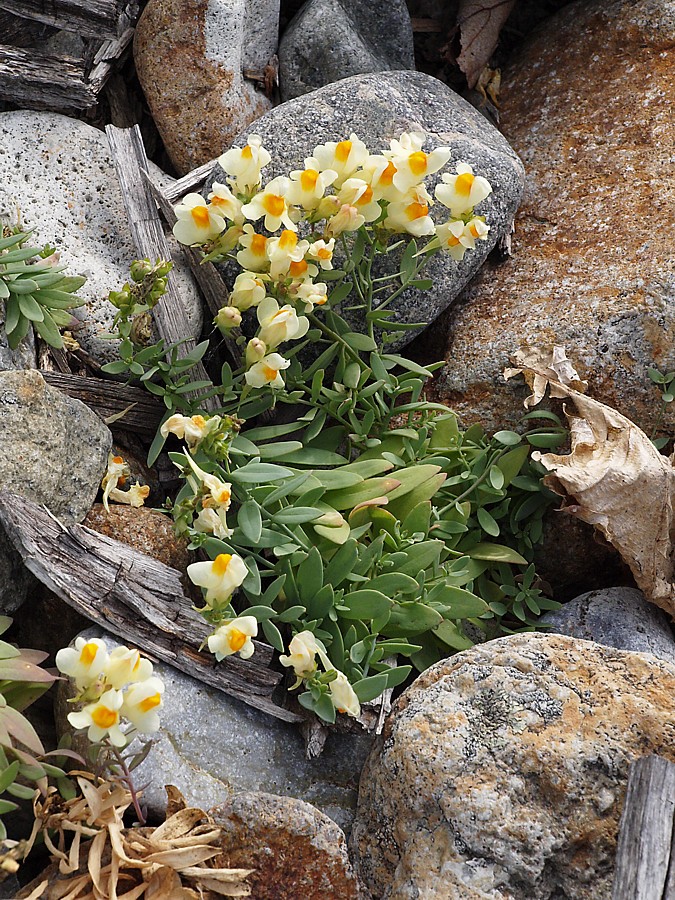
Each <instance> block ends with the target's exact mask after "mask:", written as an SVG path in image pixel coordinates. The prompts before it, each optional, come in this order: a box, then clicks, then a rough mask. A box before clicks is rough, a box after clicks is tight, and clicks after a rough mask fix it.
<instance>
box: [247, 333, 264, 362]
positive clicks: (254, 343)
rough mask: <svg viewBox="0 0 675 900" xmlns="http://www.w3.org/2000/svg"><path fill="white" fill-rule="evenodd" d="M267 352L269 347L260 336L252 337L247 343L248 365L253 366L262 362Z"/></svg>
mask: <svg viewBox="0 0 675 900" xmlns="http://www.w3.org/2000/svg"><path fill="white" fill-rule="evenodd" d="M266 353H267V347H266V346H265V344H264V343H263V342H262V341H261V340H260V338H251V340H250V341H249V342H248V344H247V345H246V365H247V366H252V365H254V364H255V363H257V362H260V360H261V359H263V358H264V356H265V354H266Z"/></svg>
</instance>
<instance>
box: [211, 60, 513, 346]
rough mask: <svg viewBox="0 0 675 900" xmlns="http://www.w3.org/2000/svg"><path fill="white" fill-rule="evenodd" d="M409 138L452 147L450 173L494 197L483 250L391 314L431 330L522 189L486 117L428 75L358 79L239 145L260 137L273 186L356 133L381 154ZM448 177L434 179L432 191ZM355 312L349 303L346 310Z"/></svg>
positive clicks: (401, 300) (408, 294) (285, 106)
mask: <svg viewBox="0 0 675 900" xmlns="http://www.w3.org/2000/svg"><path fill="white" fill-rule="evenodd" d="M404 131H418V132H419V131H422V132H425V133H426V135H427V140H426V142H425V145H424V149H425V150H427V151H429V150H432V149H434V148H435V147H442V146H448V147H450V148H451V149H452V156H451V158H450V162H449V163H448V166H447V167H446V169H447V171H453V170H454V165H455V164H456V163H457V162H460V161H461V162H467V163H469V164H471V165H472V166H473V167H474V172H475V173H476V174H480V175H483V176H485V177H486V178H487V179H488V180H489V181H490V183H491V185H492V187H493V193H492V194H491V195H490V196H489V197H488V198H487V199H486V200H484V201H483V202H482V203H481V204H480V207H479V211H480V213H481V215H484V216H485V217H486V219H487V222H488V224H489V226H490V233H489V235H488V239H487V240H486V241H479V242H478V243H477V245H476V249H475V250H473V251H471V252H468V253H467V254H466V255H465V257H464V259H463V260H462V261H461V262H458V263H456V262H455V261H454V260H452V259H450V257H449V256H448V255H447V254H441V253H439V254H437V255H436V256H435V257H433V259H432V260H431V262H430V263H429V264H428V266H427V267H426V269H425V270H424V277H425V278H430V279H431V280H432V281H433V285H434V286H433V289H432V290H430V291H420V290H417V289H408V290H406V291H404V292H403V293H402V294H401V295H400V296H399V297H398V298H397V299H396V300H395V301H394V302H393V303H392V304H391V306H390V307H389V308H390V309H393V310H394V316H393V317H392V319H391V321H393V322H405V323H425V324H429V323H431V322H433V321H434V319H436V318H437V316H438V315H439V314H440V313H441V312H442V311H443V310H444V309H445V308H446V307H447V306H449V304H451V303H452V301H453V299H454V298H455V296H456V295H457V294H458V293H459V291H460V290H461V289H462V288H463V287H464V286H465V285H466V283H467V282H468V281H469V280H470V279H471V278H472V276H473V275H474V274H475V273H476V272H477V271H478V269H479V268H480V267H481V265H482V264H483V262H484V261H485V259H486V257H487V255H488V253H489V252H490V250H491V249H492V248H493V247H494V246H495V244H496V242H497V241H498V239H499V238H500V237H501V236H502V235H505V234H507V233H508V232H509V230H510V228H511V222H512V220H513V216H514V214H515V211H516V208H517V206H518V202H519V199H520V195H521V192H522V189H523V179H524V175H523V167H522V164H521V162H520V160H519V159H518V157H517V156H516V154H515V153H514V152H513V150H511V148H510V147H509V145H508V143H507V142H506V140H505V139H504V138H503V137H502V136H501V134H500V133H499V132H498V131H497V130H496V129H495V128H494V127H493V126H492V125H490V124H489V122H487V120H486V119H484V118H483V116H482V115H481V114H480V113H478V112H476V110H475V109H474V108H473V107H472V106H470V105H469V104H468V103H467V102H466V101H464V100H462V98H461V97H459V96H458V95H457V94H455V93H454V92H453V91H451V90H450V89H449V88H448V87H447V86H446V85H444V84H442V83H441V82H440V81H438V80H437V79H435V78H432V77H431V76H429V75H425V74H423V73H422V72H380V73H378V74H369V75H355V76H353V77H352V78H345V79H344V80H343V81H340V82H338V83H336V84H330V85H328V86H326V87H323V88H321V89H320V90H318V91H313V92H312V93H311V94H306V95H304V96H302V97H297V98H295V99H294V100H289V101H288V102H287V103H282V104H281V106H277V107H276V108H275V109H273V110H271V111H270V112H268V113H266V114H265V115H264V116H262V117H261V118H260V119H258V121H257V122H254V123H253V124H252V125H250V126H249V127H248V128H247V129H246V131H244V132H242V134H240V135H239V138H238V139H237V140H235V142H234V144H235V146H242V145H243V144H244V143H245V141H246V139H247V137H248V135H249V134H257V135H260V137H261V138H262V142H263V144H264V146H265V147H267V149H268V150H269V152H270V153H271V155H272V162H271V163H270V164H269V166H267V168H266V169H265V172H264V178H265V181H268V180H270V179H271V178H273V177H276V176H277V175H283V174H288V173H289V172H290V171H292V170H294V169H298V168H302V167H303V164H304V159H305V158H306V157H308V156H310V155H311V153H312V151H313V150H314V148H315V147H316V146H317V145H318V144H322V143H324V142H326V141H341V140H345V139H346V138H348V137H349V135H350V134H351V133H352V132H354V133H356V135H357V136H358V137H359V138H361V140H362V141H364V142H365V144H366V146H367V147H368V148H369V150H370V151H371V152H374V153H375V152H380V151H381V150H383V149H388V148H389V141H390V140H391V139H392V138H398V137H399V136H400V135H401V133H402V132H404ZM441 174H442V173H438V174H437V175H435V176H432V177H430V178H429V179H428V181H427V186H428V188H429V190H430V191H432V192H433V187H434V185H435V184H436V182H437V181H440V175H441ZM225 177H226V176H225V173H224V172H223V170H222V169H221V168H220V167H219V166H216V168H215V170H214V173H213V175H212V176H211V178H210V179H209V183H208V185H207V192H208V191H209V190H210V185H211V184H212V182H213V181H214V180H215V181H221V182H222V181H223V180H224V179H225ZM389 260H391V262H389ZM399 262H400V253H399V255H398V256H397V253H396V252H394V253H392V254H391V255H390V256H388V257H387V265H388V266H390V267H391V269H392V270H393V267H394V266H396V270H397V269H398V263H399ZM226 277H227V276H226ZM349 305H350V302H349V300H348V301H347V303H346V306H349ZM343 314H344V316H345V318H347V319H348V320H349V321H350V323H351V324H352V327H353V328H354V329H355V330H363V329H364V321H363V316H362V314H361V313H359V312H347V311H343ZM418 333H419V331H403V332H400V335H401V336H400V338H398V339H397V340H396V342H394V343H392V344H391V345H390V347H391V348H392V349H396V348H398V347H401V346H404V345H405V344H406V343H408V341H409V340H411V339H412V337H413V336H414V335H417V334H418Z"/></svg>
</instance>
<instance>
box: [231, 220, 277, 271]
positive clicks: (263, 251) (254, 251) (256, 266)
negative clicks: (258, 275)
mask: <svg viewBox="0 0 675 900" xmlns="http://www.w3.org/2000/svg"><path fill="white" fill-rule="evenodd" d="M239 245H240V246H241V247H242V248H243V249H241V250H239V252H238V253H237V262H238V263H239V265H240V266H241V267H242V268H243V269H249V270H250V271H251V272H265V271H267V270H268V269H269V265H270V261H269V259H268V258H267V238H266V237H265V236H264V235H262V234H257V233H256V232H255V231H254V230H253V225H244V233H243V234H242V235H241V237H240V238H239Z"/></svg>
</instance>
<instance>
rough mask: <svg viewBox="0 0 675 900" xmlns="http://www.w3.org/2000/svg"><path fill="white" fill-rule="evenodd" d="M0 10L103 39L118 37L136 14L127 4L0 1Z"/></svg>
mask: <svg viewBox="0 0 675 900" xmlns="http://www.w3.org/2000/svg"><path fill="white" fill-rule="evenodd" d="M0 9H3V10H6V11H7V12H9V13H12V15H15V16H21V17H22V18H25V19H31V20H32V21H34V22H42V23H44V24H45V25H52V26H53V27H54V28H61V29H63V31H75V32H77V33H78V34H81V35H89V36H91V37H97V38H101V39H103V38H116V37H119V35H120V34H121V33H122V31H124V28H125V27H126V26H127V24H128V20H129V19H130V18H131V17H132V16H134V15H135V14H136V13H137V12H138V4H137V3H129V2H128V0H0Z"/></svg>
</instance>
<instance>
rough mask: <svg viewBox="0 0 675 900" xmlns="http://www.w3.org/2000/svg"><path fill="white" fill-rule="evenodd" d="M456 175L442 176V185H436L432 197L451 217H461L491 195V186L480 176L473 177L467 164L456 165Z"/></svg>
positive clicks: (471, 170)
mask: <svg viewBox="0 0 675 900" xmlns="http://www.w3.org/2000/svg"><path fill="white" fill-rule="evenodd" d="M455 171H456V172H457V174H456V175H449V174H448V173H447V172H446V173H445V174H444V175H443V183H442V184H437V185H436V189H435V191H434V195H435V197H436V199H437V200H438V201H439V203H442V204H443V206H446V207H447V208H448V209H449V210H450V215H451V216H456V217H459V216H463V215H465V214H466V213H468V212H470V211H471V210H472V209H473V208H474V206H476V205H477V204H478V203H480V202H481V200H485V198H486V197H488V196H489V195H490V194H491V193H492V185H491V184H490V182H489V181H488V180H487V179H486V178H483V177H482V176H481V175H474V174H473V169H472V168H471V166H470V165H468V164H467V163H457V166H456V168H455Z"/></svg>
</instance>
